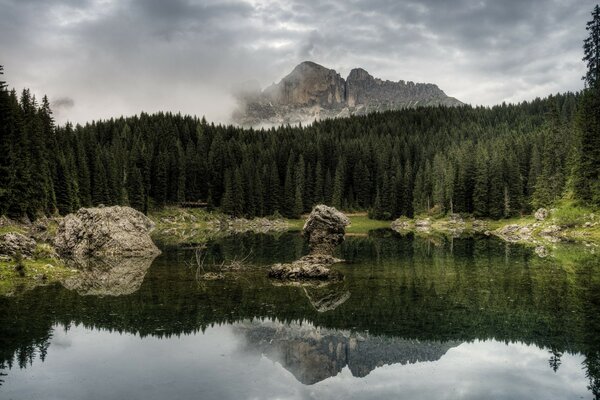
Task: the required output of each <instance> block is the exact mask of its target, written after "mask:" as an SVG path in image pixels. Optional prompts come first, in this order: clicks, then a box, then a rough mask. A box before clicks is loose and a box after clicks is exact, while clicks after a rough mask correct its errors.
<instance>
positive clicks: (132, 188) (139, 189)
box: [127, 165, 146, 211]
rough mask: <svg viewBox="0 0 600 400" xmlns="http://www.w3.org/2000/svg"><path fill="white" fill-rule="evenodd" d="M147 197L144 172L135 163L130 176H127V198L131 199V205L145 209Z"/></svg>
mask: <svg viewBox="0 0 600 400" xmlns="http://www.w3.org/2000/svg"><path fill="white" fill-rule="evenodd" d="M145 197H146V194H145V193H144V182H143V180H142V173H141V172H140V169H139V168H138V167H137V166H135V165H134V166H132V167H131V169H130V170H129V176H128V177H127V198H128V199H129V205H130V206H131V207H133V208H135V209H136V210H140V211H144V204H145Z"/></svg>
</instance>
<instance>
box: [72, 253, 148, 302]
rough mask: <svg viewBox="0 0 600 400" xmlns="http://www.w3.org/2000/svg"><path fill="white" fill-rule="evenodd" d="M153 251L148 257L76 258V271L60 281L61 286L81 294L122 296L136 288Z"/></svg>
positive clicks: (144, 273) (141, 280)
mask: <svg viewBox="0 0 600 400" xmlns="http://www.w3.org/2000/svg"><path fill="white" fill-rule="evenodd" d="M155 258H156V255H152V256H150V257H128V258H122V257H120V258H103V259H88V260H79V261H78V262H77V265H72V267H73V268H76V269H77V270H78V271H79V273H78V274H76V275H72V276H69V277H68V278H66V279H64V280H63V281H62V284H63V286H64V287H65V288H67V289H69V290H74V291H76V292H77V293H78V294H80V295H82V296H87V295H93V296H123V295H126V294H131V293H134V292H137V291H138V290H139V288H140V286H142V282H143V281H144V277H145V276H146V272H147V271H148V268H150V266H151V265H152V262H153V261H154V259H155Z"/></svg>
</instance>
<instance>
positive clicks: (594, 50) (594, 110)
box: [574, 5, 600, 205]
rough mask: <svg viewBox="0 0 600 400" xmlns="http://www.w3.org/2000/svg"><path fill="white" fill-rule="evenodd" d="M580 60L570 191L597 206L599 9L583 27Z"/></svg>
mask: <svg viewBox="0 0 600 400" xmlns="http://www.w3.org/2000/svg"><path fill="white" fill-rule="evenodd" d="M586 29H587V30H588V32H589V36H588V37H587V38H586V39H585V41H584V45H583V49H584V57H583V60H584V61H586V63H587V69H588V70H587V73H586V75H585V77H584V79H585V81H586V84H587V86H588V88H587V89H586V90H585V91H584V94H583V96H582V99H581V103H580V106H579V115H578V120H577V122H578V124H577V125H578V133H579V137H578V139H579V144H578V150H579V151H578V159H577V161H576V165H575V176H574V189H575V193H576V195H577V196H578V197H579V198H581V199H582V200H584V201H586V202H589V203H593V204H596V205H600V6H598V5H596V7H594V10H593V11H592V20H591V21H589V22H588V23H587V27H586Z"/></svg>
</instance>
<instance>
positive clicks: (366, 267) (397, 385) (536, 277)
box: [0, 231, 600, 399]
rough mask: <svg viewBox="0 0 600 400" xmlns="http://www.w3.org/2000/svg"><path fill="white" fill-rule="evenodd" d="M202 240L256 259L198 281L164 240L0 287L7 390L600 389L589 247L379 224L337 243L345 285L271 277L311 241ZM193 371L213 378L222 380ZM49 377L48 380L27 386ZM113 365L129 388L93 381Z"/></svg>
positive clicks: (599, 334)
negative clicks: (118, 259) (124, 256)
mask: <svg viewBox="0 0 600 400" xmlns="http://www.w3.org/2000/svg"><path fill="white" fill-rule="evenodd" d="M208 248H209V251H210V252H211V257H213V258H214V260H215V262H217V263H218V262H219V260H231V259H234V258H235V257H236V256H240V255H246V254H249V253H251V254H252V256H251V259H250V260H249V263H251V264H252V265H253V268H251V269H250V270H248V271H244V275H243V279H242V278H240V279H227V280H222V281H209V282H204V283H203V284H202V285H198V282H197V281H196V279H195V271H194V270H193V268H190V266H189V265H190V262H191V261H193V256H194V254H193V252H191V251H182V250H177V249H172V250H169V249H166V251H165V252H164V254H163V255H161V256H159V257H158V258H157V259H156V260H155V261H154V262H153V263H152V266H151V267H150V268H148V266H147V265H145V264H144V265H141V264H140V265H139V268H134V270H135V271H136V272H135V274H131V276H129V275H128V274H123V272H122V271H120V269H119V266H118V265H115V266H113V268H108V269H107V270H106V272H103V273H102V274H99V275H97V276H95V275H93V274H90V275H85V274H84V275H82V276H83V277H86V278H89V279H82V280H80V281H73V282H71V283H67V282H65V286H67V287H68V288H65V287H62V286H60V285H59V286H51V287H42V288H37V289H35V290H33V291H31V292H26V293H22V294H20V295H18V296H15V297H14V298H0V367H4V369H3V371H2V373H5V374H8V375H7V376H0V380H2V379H3V380H4V381H5V382H4V384H3V385H2V386H1V387H0V397H5V395H4V394H3V393H6V394H7V397H8V398H10V397H14V398H33V397H36V393H45V392H44V390H45V389H48V390H50V389H51V388H54V389H53V390H55V392H53V393H55V394H56V396H54V397H55V398H65V399H66V398H78V397H77V396H76V395H75V394H73V393H75V392H76V389H77V390H79V392H77V393H78V394H79V395H80V394H81V393H83V392H85V393H91V394H90V396H86V397H87V398H92V399H93V398H125V397H132V398H140V397H145V396H146V395H147V396H146V397H145V398H161V397H157V396H158V395H156V396H155V395H154V394H152V393H150V390H149V388H150V387H153V388H155V389H156V385H155V384H154V383H148V385H149V386H148V387H146V386H144V385H141V384H138V383H136V382H138V381H136V379H138V378H140V376H138V374H141V373H144V371H145V373H146V374H147V378H144V379H150V380H152V382H157V383H158V382H162V383H164V384H165V385H167V386H169V387H171V388H172V389H171V390H173V391H175V392H169V391H168V390H167V389H164V390H162V391H161V390H157V392H156V393H159V394H162V395H164V396H163V397H162V398H164V397H169V396H171V397H173V396H174V397H175V398H176V397H184V398H187V397H190V396H191V394H192V393H193V394H194V396H195V397H198V396H196V394H197V393H203V394H204V395H205V396H199V397H203V398H251V397H252V395H254V397H256V398H268V397H274V398H275V397H278V398H285V397H288V398H327V397H330V398H352V397H355V398H369V397H371V398H378V397H377V396H383V397H385V396H387V397H394V398H398V397H399V396H398V394H399V393H401V394H404V395H405V397H406V398H436V397H440V396H439V395H440V393H445V395H446V397H449V398H456V397H464V398H478V397H477V394H479V398H483V397H485V398H490V397H491V398H511V397H512V398H573V397H575V398H577V397H579V396H583V397H584V398H594V397H596V398H598V397H599V395H598V393H599V387H600V271H599V269H598V265H600V263H599V262H598V256H595V255H592V254H587V253H585V252H584V251H581V250H580V249H575V250H573V251H570V250H568V249H567V250H565V252H564V253H562V254H561V255H560V257H558V258H557V257H556V256H549V257H546V258H544V259H541V258H539V257H538V256H537V255H536V254H535V253H534V251H533V250H532V249H527V248H523V247H519V246H516V245H507V244H505V243H503V242H499V241H497V240H494V239H491V238H458V239H457V238H446V237H439V238H435V239H434V240H430V239H426V238H419V237H415V236H413V235H407V236H399V235H397V234H395V233H393V232H390V231H379V232H375V233H373V234H372V235H370V236H368V237H352V238H349V239H348V240H347V241H346V242H345V243H344V244H343V245H342V246H341V249H340V254H339V256H340V258H343V259H346V260H348V263H346V264H340V265H336V267H335V268H339V269H340V270H341V271H342V272H343V273H344V275H345V280H344V281H343V282H338V283H335V284H332V285H324V286H308V287H307V286H302V285H300V286H286V285H277V286H276V285H273V284H272V282H271V281H270V280H268V279H267V278H266V267H267V266H268V265H271V264H272V263H274V262H286V261H291V260H294V259H297V258H298V257H300V256H302V255H303V254H304V253H305V252H306V251H307V249H306V248H305V246H304V244H303V242H302V239H301V238H300V237H299V236H297V235H280V236H275V237H274V236H269V235H245V236H240V237H235V238H226V239H223V240H220V241H218V242H215V243H212V244H210V245H209V246H208ZM65 330H66V333H65ZM115 333H118V334H115ZM108 344H112V345H113V346H115V348H118V349H120V351H119V352H114V351H112V350H110V349H107V348H105V347H106V346H108ZM105 345H106V346H105ZM217 349H222V351H221V352H220V353H218V354H217V352H218V351H219V350H217ZM186 352H188V353H192V354H196V355H197V358H194V359H189V358H186V357H188V356H187V355H186ZM213 353H215V354H214V357H213V358H208V359H205V358H206V356H205V354H213ZM149 354H155V358H156V359H155V360H154V361H153V362H154V363H155V364H156V365H155V364H153V362H152V360H148V359H147V357H149V356H148V355H149ZM262 355H264V356H262ZM61 357H62V358H61ZM136 357H137V358H136ZM178 357H180V358H181V357H183V361H181V360H180V363H177V362H176V361H174V360H177V359H178ZM227 357H229V359H227ZM171 358H173V360H172V361H171ZM99 359H101V360H103V362H104V363H105V364H103V365H104V367H102V366H98V365H96V364H98V360H99ZM132 360H137V361H139V362H140V363H142V364H139V365H144V368H142V369H141V370H142V371H141V372H139V371H137V369H139V367H134V366H133V365H132V364H131V363H132V362H133V361H132ZM161 363H162V364H163V365H162V367H161V366H160V365H159V364H161ZM87 364H93V365H96V366H95V367H94V368H97V370H94V371H91V370H89V368H92V367H91V366H90V367H89V368H87ZM82 365H86V368H82ZM110 365H117V366H118V368H116V369H117V370H119V371H120V374H121V375H122V376H123V378H120V376H115V374H114V371H111V370H110ZM146 366H148V368H147V367H146ZM19 367H21V368H23V369H19ZM129 367H131V370H129ZM136 368H137V369H136ZM253 368H257V371H259V372H262V373H264V374H266V375H265V376H262V375H260V373H259V372H256V373H254V372H249V371H250V370H252V371H254V370H253ZM190 369H191V370H193V371H202V373H203V374H205V376H206V381H205V382H204V384H205V385H207V387H210V388H211V390H212V391H211V392H203V391H202V390H207V389H206V388H204V389H202V390H200V389H199V388H198V387H197V383H198V377H197V376H191V375H190V373H189V372H188V370H190ZM158 371H161V372H162V373H163V374H165V371H167V373H166V374H165V376H161V375H160V374H159V372H158ZM265 371H267V372H268V373H267V372H265ZM92 373H94V374H98V375H89V374H92ZM517 373H518V374H517ZM515 374H517V375H515ZM40 376H45V377H47V379H45V380H41V381H36V383H35V384H33V385H32V384H29V385H26V384H25V383H23V382H27V381H28V380H29V381H31V380H32V379H33V378H34V377H40ZM65 376H66V377H69V376H70V377H72V380H70V381H69V380H67V381H65V379H66V378H65ZM240 377H242V378H240ZM110 378H114V379H116V380H117V381H118V380H119V379H125V378H127V379H129V385H128V386H127V385H125V384H123V386H122V387H120V386H119V385H115V386H114V393H113V394H114V395H113V396H111V395H109V394H107V395H106V396H102V395H101V393H102V392H101V391H100V382H106V381H109V380H110ZM167 378H168V379H170V381H165V379H167ZM288 378H289V379H288ZM140 379H141V378H140ZM202 379H204V378H202ZM202 379H201V380H202ZM226 379H230V380H231V382H235V384H232V383H231V382H227V381H226ZM290 379H291V380H290ZM478 379H482V381H481V382H479V381H478ZM552 379H556V382H558V383H560V385H563V386H557V385H558V384H556V383H554V381H552ZM73 380H76V381H73ZM188 380H189V381H188ZM271 380H273V381H271ZM96 381H97V382H96ZM357 381H361V382H362V383H358V382H357ZM94 382H96V383H94ZM168 382H177V385H178V387H177V388H176V389H175V388H173V387H174V385H175V384H168ZM477 382H479V383H477ZM21 383H23V384H22V385H21ZM58 383H61V384H60V385H59V384H58ZM95 384H97V387H96V386H94V385H95ZM111 384H112V381H111ZM419 384H420V385H421V389H420V390H421V391H419ZM69 385H73V388H67V387H66V386H69ZM177 385H175V386H177ZM260 385H263V386H264V392H261V388H260V387H259V386H260ZM306 385H308V386H306ZM230 386H231V387H230ZM334 388H335V389H334ZM96 389H98V391H97V392H96V391H95V390H96ZM186 390H189V391H188V392H186ZM352 390H354V392H353V391H352ZM411 390H412V392H411ZM436 390H437V391H436ZM455 390H456V391H455ZM486 390H487V393H492V394H493V395H491V396H486V395H485V393H486ZM36 391H37V392H36ZM503 391H505V392H506V393H509V394H510V395H506V396H503V395H502V393H504V392H503ZM50 392H51V390H50ZM50 392H49V393H50ZM69 393H71V394H72V396H70V397H69ZM94 393H97V395H94ZM111 393H112V392H111ZM465 393H466V394H465ZM409 394H411V395H409ZM462 394H465V395H464V396H462ZM533 394H537V396H534V395H533ZM219 396H220V397H219ZM236 396H237V397H236ZM319 396H321V397H319ZM38 397H42V398H52V396H44V395H41V394H40V395H39V396H38ZM79 397H81V396H79ZM379 398H382V397H379Z"/></svg>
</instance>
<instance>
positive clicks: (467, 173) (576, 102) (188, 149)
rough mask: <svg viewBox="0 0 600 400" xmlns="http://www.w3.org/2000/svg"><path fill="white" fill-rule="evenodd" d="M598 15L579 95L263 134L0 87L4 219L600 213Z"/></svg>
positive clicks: (419, 110)
mask: <svg viewBox="0 0 600 400" xmlns="http://www.w3.org/2000/svg"><path fill="white" fill-rule="evenodd" d="M593 17H594V18H593V20H592V21H590V23H589V24H588V31H589V32H590V37H589V38H588V39H587V40H586V41H585V43H584V52H585V58H584V60H585V61H586V62H587V65H588V73H587V75H586V76H585V77H584V79H585V83H586V88H585V89H584V90H582V91H581V92H579V93H564V94H558V95H553V96H549V97H547V98H544V99H535V100H533V101H528V102H522V103H519V104H502V105H498V106H494V107H471V106H462V107H442V106H439V107H421V108H415V109H406V110H401V111H390V112H384V113H376V114H370V115H367V116H356V117H349V118H342V119H334V120H325V121H321V122H315V123H314V124H312V125H310V126H306V127H302V126H300V127H291V126H282V127H278V128H273V129H268V130H264V129H263V130H252V129H242V128H238V127H234V126H224V125H214V124H210V123H207V122H206V121H205V120H204V119H198V118H196V117H191V116H184V115H180V114H171V113H157V114H153V115H148V114H144V113H142V114H141V115H139V116H134V117H128V118H119V119H110V120H103V121H95V122H91V123H88V124H86V125H84V126H81V125H77V126H73V125H71V124H66V125H65V126H55V124H54V121H53V117H52V110H51V109H50V106H49V102H48V99H47V97H43V98H42V99H41V101H40V100H38V99H36V98H35V97H34V96H33V95H32V94H31V93H30V92H29V90H23V91H22V92H20V93H17V92H16V91H15V90H9V89H8V86H7V85H6V83H5V82H0V85H1V89H0V122H1V123H0V146H1V149H0V214H3V215H7V216H9V217H11V218H22V217H24V216H27V217H28V218H30V219H33V218H36V217H37V216H40V215H50V214H55V213H60V214H66V213H69V212H71V211H74V210H76V209H78V208H79V207H82V206H92V205H99V204H105V205H112V204H123V205H131V206H132V207H135V208H137V209H139V210H142V211H144V212H147V211H148V210H151V209H155V208H160V207H163V206H165V205H176V204H180V203H182V202H196V203H207V205H208V207H209V208H213V209H220V210H221V211H223V212H225V213H227V214H231V215H234V216H246V217H253V216H264V215H272V214H281V215H283V216H286V217H298V216H299V215H300V214H302V213H303V212H306V211H308V210H310V208H311V207H312V206H313V205H314V204H317V203H322V202H324V203H327V204H331V205H333V206H335V207H338V208H341V209H344V210H368V211H369V213H370V216H371V217H372V218H375V219H393V218H396V217H399V216H407V217H412V216H413V215H415V214H418V213H423V212H432V213H435V214H442V213H469V214H472V215H474V216H476V217H487V218H494V219H498V218H506V217H511V216H516V215H520V214H523V213H529V212H531V210H532V209H534V208H536V207H539V206H549V205H552V204H553V203H554V202H555V201H557V200H558V199H559V198H562V197H563V196H564V195H565V193H568V194H570V195H572V196H574V197H575V198H577V199H580V200H582V201H583V202H585V203H588V204H595V205H598V204H600V82H599V79H598V76H599V73H600V72H599V71H600V66H599V65H598V60H599V59H600V58H599V57H598V54H599V53H600V48H599V46H600V44H599V41H598V37H600V9H599V8H598V7H596V9H595V10H594V12H593ZM7 76H10V74H7Z"/></svg>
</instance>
